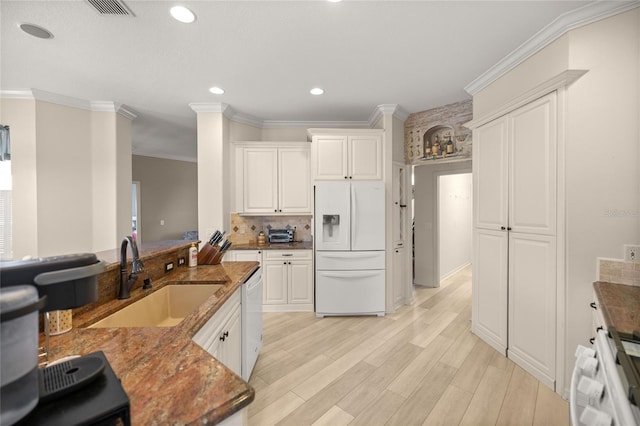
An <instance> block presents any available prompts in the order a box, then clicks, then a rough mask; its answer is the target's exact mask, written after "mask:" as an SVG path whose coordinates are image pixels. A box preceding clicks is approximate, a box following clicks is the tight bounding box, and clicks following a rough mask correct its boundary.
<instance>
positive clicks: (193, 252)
mask: <svg viewBox="0 0 640 426" xmlns="http://www.w3.org/2000/svg"><path fill="white" fill-rule="evenodd" d="M189 266H190V267H191V266H198V248H197V247H196V243H192V244H191V247H189Z"/></svg>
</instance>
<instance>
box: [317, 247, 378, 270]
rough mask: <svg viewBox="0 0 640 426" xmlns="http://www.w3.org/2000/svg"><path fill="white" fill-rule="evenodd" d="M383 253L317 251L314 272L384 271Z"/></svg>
mask: <svg viewBox="0 0 640 426" xmlns="http://www.w3.org/2000/svg"><path fill="white" fill-rule="evenodd" d="M384 268H385V260H384V251H317V252H316V270H323V271H348V270H358V269H384Z"/></svg>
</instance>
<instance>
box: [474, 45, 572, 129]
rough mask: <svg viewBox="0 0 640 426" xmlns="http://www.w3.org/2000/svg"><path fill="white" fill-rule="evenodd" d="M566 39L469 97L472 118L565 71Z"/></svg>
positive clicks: (567, 49)
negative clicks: (471, 100)
mask: <svg viewBox="0 0 640 426" xmlns="http://www.w3.org/2000/svg"><path fill="white" fill-rule="evenodd" d="M568 44H569V37H568V35H564V36H562V37H560V38H558V39H557V40H555V41H554V42H553V43H551V44H550V45H548V46H547V47H545V48H544V49H543V50H541V51H539V52H537V53H536V54H535V55H533V56H532V57H530V58H529V59H527V60H526V61H525V62H523V63H522V64H520V65H518V66H517V67H515V68H514V69H513V70H511V71H510V72H508V73H507V74H505V75H503V76H502V77H500V79H498V80H497V81H495V82H493V83H492V84H491V85H489V86H488V87H486V88H485V89H483V90H481V91H480V92H478V93H477V94H475V95H474V96H473V117H474V118H477V117H482V116H484V115H486V114H488V113H490V112H491V111H493V110H495V109H498V108H500V107H502V106H503V105H504V104H506V103H507V102H509V101H511V100H512V99H513V98H515V97H517V96H518V95H520V94H522V93H524V92H526V91H528V90H531V89H533V88H535V87H536V86H538V85H539V84H541V83H543V82H544V81H546V80H548V79H549V78H550V77H552V76H555V75H558V74H560V73H561V72H563V71H565V70H567V69H568V68H569V58H568V52H569V45H568Z"/></svg>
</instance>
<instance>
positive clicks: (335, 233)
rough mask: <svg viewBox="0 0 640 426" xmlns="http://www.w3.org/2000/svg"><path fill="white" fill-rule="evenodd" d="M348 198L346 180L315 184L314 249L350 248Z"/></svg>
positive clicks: (349, 188)
mask: <svg viewBox="0 0 640 426" xmlns="http://www.w3.org/2000/svg"><path fill="white" fill-rule="evenodd" d="M350 198H351V186H350V184H349V183H348V182H319V183H317V184H316V203H315V225H316V236H315V238H316V250H350V249H351V242H350V238H351V214H350V212H351V205H350Z"/></svg>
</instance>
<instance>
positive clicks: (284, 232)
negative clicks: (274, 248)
mask: <svg viewBox="0 0 640 426" xmlns="http://www.w3.org/2000/svg"><path fill="white" fill-rule="evenodd" d="M292 241H293V229H270V230H269V242H270V243H290V242H292Z"/></svg>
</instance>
